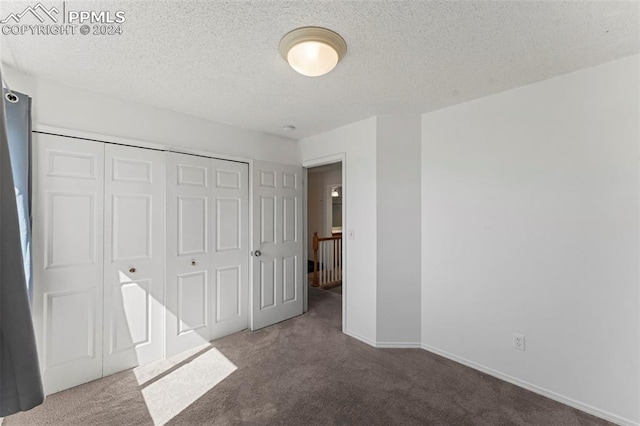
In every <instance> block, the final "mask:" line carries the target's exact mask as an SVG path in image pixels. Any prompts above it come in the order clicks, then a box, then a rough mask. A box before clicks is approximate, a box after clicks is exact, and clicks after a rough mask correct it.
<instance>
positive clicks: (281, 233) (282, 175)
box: [251, 161, 303, 330]
mask: <svg viewBox="0 0 640 426" xmlns="http://www.w3.org/2000/svg"><path fill="white" fill-rule="evenodd" d="M253 172H254V173H253V252H252V254H253V256H252V259H253V260H252V274H253V284H252V309H251V329H252V330H257V329H259V328H262V327H266V326H268V325H271V324H274V323H276V322H280V321H284V320H286V319H289V318H292V317H294V316H296V315H300V314H302V310H303V289H302V285H303V280H302V272H303V268H302V255H303V253H302V169H301V168H300V167H294V166H286V165H282V164H276V163H267V162H259V161H256V162H254V167H253Z"/></svg>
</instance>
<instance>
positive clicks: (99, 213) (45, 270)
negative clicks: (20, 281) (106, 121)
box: [32, 133, 104, 394]
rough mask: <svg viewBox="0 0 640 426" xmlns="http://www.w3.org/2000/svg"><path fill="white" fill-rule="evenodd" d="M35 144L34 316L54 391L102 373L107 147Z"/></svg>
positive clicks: (57, 141) (49, 138) (42, 139)
mask: <svg viewBox="0 0 640 426" xmlns="http://www.w3.org/2000/svg"><path fill="white" fill-rule="evenodd" d="M33 143H34V154H33V172H32V173H33V176H32V177H33V257H34V263H33V267H34V293H33V319H34V327H35V331H36V340H37V344H38V351H39V354H40V365H41V369H42V375H43V380H44V388H45V392H46V393H47V394H51V393H54V392H57V391H60V390H63V389H67V388H70V387H72V386H76V385H79V384H82V383H85V382H88V381H91V380H95V379H97V378H100V377H102V325H103V324H102V292H103V286H102V276H103V263H102V257H103V234H102V222H103V187H104V168H103V165H104V145H103V144H102V143H97V142H90V141H84V140H77V139H70V138H65V137H61V136H53V135H44V134H37V133H34V138H33Z"/></svg>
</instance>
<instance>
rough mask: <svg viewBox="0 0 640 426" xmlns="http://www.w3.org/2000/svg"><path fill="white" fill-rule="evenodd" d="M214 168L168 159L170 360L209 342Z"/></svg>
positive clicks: (186, 158)
mask: <svg viewBox="0 0 640 426" xmlns="http://www.w3.org/2000/svg"><path fill="white" fill-rule="evenodd" d="M211 165H212V160H211V159H209V158H201V157H195V156H192V155H185V154H175V153H169V154H167V300H166V309H167V325H166V327H167V356H170V355H174V354H177V353H180V352H183V351H185V350H187V349H190V348H194V347H196V346H199V345H201V344H203V343H207V342H209V340H210V339H211V330H210V326H211V320H210V311H211V308H210V306H211V300H212V298H213V292H212V289H211V287H212V286H211V281H212V256H211V254H212V253H211V247H212V245H213V234H212V231H211V230H212V223H213V220H212V211H213V209H212V191H213V190H212V186H213V183H212V182H213V177H212V176H213V173H212V167H211Z"/></svg>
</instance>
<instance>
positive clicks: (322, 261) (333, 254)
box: [311, 232, 342, 288]
mask: <svg viewBox="0 0 640 426" xmlns="http://www.w3.org/2000/svg"><path fill="white" fill-rule="evenodd" d="M341 284H342V235H334V236H332V237H323V238H320V237H318V233H317V232H314V233H313V281H312V283H311V286H312V287H321V288H333V287H337V286H339V285H341Z"/></svg>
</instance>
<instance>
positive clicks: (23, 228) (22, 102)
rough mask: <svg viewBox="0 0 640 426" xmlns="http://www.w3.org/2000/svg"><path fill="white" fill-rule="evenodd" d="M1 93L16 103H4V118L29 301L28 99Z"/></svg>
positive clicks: (4, 90)
mask: <svg viewBox="0 0 640 426" xmlns="http://www.w3.org/2000/svg"><path fill="white" fill-rule="evenodd" d="M2 90H3V95H6V94H8V93H11V95H13V96H12V99H17V101H16V102H5V105H4V106H5V114H6V118H7V137H8V141H9V157H10V158H11V171H12V172H13V186H14V188H15V190H16V201H17V203H18V221H19V223H20V242H21V244H22V258H23V260H24V274H25V278H26V281H27V289H28V291H29V300H31V299H32V298H33V278H32V271H33V267H32V265H31V223H30V217H31V215H30V212H31V185H30V175H31V173H30V172H29V171H30V169H31V164H30V161H31V98H30V97H29V96H27V95H24V94H22V93H18V92H15V91H12V92H9V90H8V89H4V88H3V89H2Z"/></svg>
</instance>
